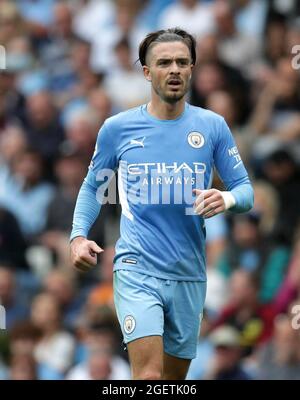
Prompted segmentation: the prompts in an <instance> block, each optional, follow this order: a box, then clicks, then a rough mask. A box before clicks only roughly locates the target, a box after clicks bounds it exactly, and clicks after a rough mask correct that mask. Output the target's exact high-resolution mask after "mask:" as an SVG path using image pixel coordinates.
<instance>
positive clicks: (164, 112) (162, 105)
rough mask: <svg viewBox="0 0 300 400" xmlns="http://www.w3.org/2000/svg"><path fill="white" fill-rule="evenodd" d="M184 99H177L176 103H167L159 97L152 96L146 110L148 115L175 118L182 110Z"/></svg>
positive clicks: (159, 117)
mask: <svg viewBox="0 0 300 400" xmlns="http://www.w3.org/2000/svg"><path fill="white" fill-rule="evenodd" d="M184 107H185V99H184V98H182V99H181V100H179V101H177V102H176V103H167V102H165V101H163V100H162V99H161V98H159V97H153V96H152V99H151V101H150V103H149V104H148V107H147V110H148V112H149V114H150V115H152V116H153V117H156V118H158V119H176V118H178V117H179V116H180V115H181V114H182V113H183V111H184Z"/></svg>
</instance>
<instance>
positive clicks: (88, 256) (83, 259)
mask: <svg viewBox="0 0 300 400" xmlns="http://www.w3.org/2000/svg"><path fill="white" fill-rule="evenodd" d="M70 250H71V261H72V264H73V265H74V267H75V268H77V269H78V270H79V271H82V272H87V271H89V270H90V269H91V268H93V267H94V266H95V265H96V264H97V254H100V253H102V251H103V249H101V247H99V246H98V245H97V243H95V242H93V241H92V240H88V239H86V238H85V237H82V236H78V237H76V238H75V239H73V240H72V242H71V249H70Z"/></svg>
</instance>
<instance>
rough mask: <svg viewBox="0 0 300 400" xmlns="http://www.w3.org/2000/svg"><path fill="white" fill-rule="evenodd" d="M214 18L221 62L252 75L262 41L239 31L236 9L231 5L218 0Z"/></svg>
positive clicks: (215, 5)
mask: <svg viewBox="0 0 300 400" xmlns="http://www.w3.org/2000/svg"><path fill="white" fill-rule="evenodd" d="M214 17H215V21H216V32H217V35H218V39H219V40H218V47H219V55H220V58H221V60H223V61H224V62H225V63H227V64H228V65H230V66H232V67H235V68H238V69H239V70H241V71H243V72H244V73H245V74H246V75H248V76H249V75H251V72H252V69H253V68H254V67H255V64H256V63H257V62H258V60H259V57H260V53H261V46H260V41H259V40H258V38H257V37H255V36H253V35H248V34H244V33H242V32H239V31H238V30H237V27H236V22H235V18H234V8H233V6H232V5H231V4H230V3H228V2H224V1H220V0H217V1H216V2H215V4H214Z"/></svg>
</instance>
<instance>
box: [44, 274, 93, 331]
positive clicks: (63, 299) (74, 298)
mask: <svg viewBox="0 0 300 400" xmlns="http://www.w3.org/2000/svg"><path fill="white" fill-rule="evenodd" d="M43 291H44V292H45V293H48V294H50V295H51V296H53V297H54V298H55V299H56V300H57V302H58V303H59V306H60V309H61V312H62V318H63V321H62V325H63V327H64V328H66V329H68V330H69V331H71V330H73V329H74V327H75V325H76V320H77V318H78V316H79V313H80V310H81V308H82V307H83V304H84V302H85V300H86V297H87V294H86V290H85V289H84V288H83V289H81V288H80V287H79V285H78V283H77V281H76V277H74V276H72V272H70V270H69V269H68V270H66V269H64V270H63V269H54V270H53V271H51V272H50V273H49V274H48V275H47V276H46V277H45V280H44V282H43Z"/></svg>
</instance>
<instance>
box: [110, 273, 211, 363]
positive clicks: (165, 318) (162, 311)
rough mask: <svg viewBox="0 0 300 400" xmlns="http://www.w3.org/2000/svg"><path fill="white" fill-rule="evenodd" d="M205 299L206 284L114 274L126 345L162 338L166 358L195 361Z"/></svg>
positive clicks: (118, 312)
mask: <svg viewBox="0 0 300 400" xmlns="http://www.w3.org/2000/svg"><path fill="white" fill-rule="evenodd" d="M205 295H206V282H186V281H174V280H166V279H160V278H155V277H153V276H149V275H145V274H140V273H138V272H134V271H128V270H117V271H115V272H114V301H115V307H116V311H117V316H118V319H119V323H120V326H121V329H122V333H123V338H124V343H129V342H131V341H133V340H135V339H138V338H142V337H146V336H153V335H159V336H162V337H163V342H164V351H165V352H166V353H167V354H170V355H172V356H175V357H178V358H184V359H192V358H195V357H196V347H197V339H198V336H199V331H200V324H201V319H202V312H203V306H204V301H205Z"/></svg>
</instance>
